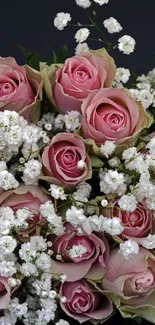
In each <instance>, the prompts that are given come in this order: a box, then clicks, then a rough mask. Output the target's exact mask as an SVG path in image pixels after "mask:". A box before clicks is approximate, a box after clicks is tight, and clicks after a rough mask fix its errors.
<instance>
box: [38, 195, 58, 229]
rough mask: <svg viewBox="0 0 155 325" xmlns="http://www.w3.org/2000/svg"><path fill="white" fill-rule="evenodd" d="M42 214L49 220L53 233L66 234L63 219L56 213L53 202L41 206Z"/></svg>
mask: <svg viewBox="0 0 155 325" xmlns="http://www.w3.org/2000/svg"><path fill="white" fill-rule="evenodd" d="M63 195H64V194H63ZM40 213H41V214H42V216H43V217H44V218H46V219H47V221H48V227H49V230H50V231H52V233H54V234H55V235H61V234H62V233H63V232H64V227H63V222H62V217H60V216H58V215H57V214H56V213H55V207H54V204H53V203H52V202H51V201H47V202H46V203H45V204H42V205H41V206H40Z"/></svg>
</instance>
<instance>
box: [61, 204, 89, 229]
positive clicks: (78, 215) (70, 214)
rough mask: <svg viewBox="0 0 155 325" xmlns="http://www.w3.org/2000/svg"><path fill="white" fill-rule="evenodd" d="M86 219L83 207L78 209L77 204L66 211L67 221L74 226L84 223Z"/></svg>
mask: <svg viewBox="0 0 155 325" xmlns="http://www.w3.org/2000/svg"><path fill="white" fill-rule="evenodd" d="M85 220H86V216H85V215H84V210H83V209H77V208H76V207H75V206H71V208H70V209H68V210H67V212H66V221H68V222H69V223H71V224H72V225H73V226H77V225H80V224H82V223H83V222H84V221H85Z"/></svg>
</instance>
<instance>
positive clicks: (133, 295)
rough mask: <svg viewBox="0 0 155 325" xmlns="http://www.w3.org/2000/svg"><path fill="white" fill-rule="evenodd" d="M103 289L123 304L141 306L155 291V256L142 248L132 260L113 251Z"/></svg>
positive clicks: (116, 250) (115, 250)
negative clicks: (115, 296) (113, 294)
mask: <svg viewBox="0 0 155 325" xmlns="http://www.w3.org/2000/svg"><path fill="white" fill-rule="evenodd" d="M102 287H103V288H104V289H107V290H109V291H111V292H113V293H115V294H116V295H117V296H119V297H120V299H121V302H123V303H124V304H129V305H140V304H142V303H143V302H144V301H145V300H146V299H147V297H148V296H149V295H150V294H151V293H152V292H153V291H154V289H155V256H154V255H153V254H151V253H150V252H149V251H148V250H146V249H144V248H142V247H141V248H140V250H139V253H138V254H137V255H135V256H134V257H132V258H130V259H128V260H127V259H125V258H124V256H122V255H121V254H119V253H118V249H117V248H116V249H113V250H112V251H111V254H110V258H109V262H108V269H107V273H106V275H105V278H104V279H103V280H102Z"/></svg>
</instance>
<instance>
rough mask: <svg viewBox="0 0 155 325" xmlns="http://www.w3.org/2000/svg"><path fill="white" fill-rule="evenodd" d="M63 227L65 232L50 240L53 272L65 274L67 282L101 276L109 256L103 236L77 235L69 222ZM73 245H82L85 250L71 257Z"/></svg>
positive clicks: (94, 278)
mask: <svg viewBox="0 0 155 325" xmlns="http://www.w3.org/2000/svg"><path fill="white" fill-rule="evenodd" d="M65 227H66V230H65V233H64V234H63V235H60V236H57V237H55V239H54V240H52V242H53V245H52V250H53V252H54V255H53V256H52V257H53V262H52V271H53V273H56V274H60V273H64V274H66V275H67V281H68V282H70V281H76V280H79V279H81V278H83V277H85V278H90V279H93V280H97V279H101V278H103V276H104V274H105V272H106V266H107V261H108V257H109V248H108V244H107V241H106V239H105V238H104V237H103V236H102V237H98V236H97V235H96V234H90V235H88V234H86V233H83V235H78V233H77V230H76V229H75V228H73V227H72V226H71V225H70V224H66V225H65ZM74 245H82V246H84V247H85V248H86V250H87V252H86V253H84V254H82V256H81V257H74V258H73V257H71V256H70V254H69V250H70V249H71V248H72V247H73V246H74ZM56 255H61V256H62V259H61V261H58V260H57V259H56Z"/></svg>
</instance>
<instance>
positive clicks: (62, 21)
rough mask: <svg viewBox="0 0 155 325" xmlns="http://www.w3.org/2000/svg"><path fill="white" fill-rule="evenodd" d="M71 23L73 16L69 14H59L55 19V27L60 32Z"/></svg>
mask: <svg viewBox="0 0 155 325" xmlns="http://www.w3.org/2000/svg"><path fill="white" fill-rule="evenodd" d="M69 21H71V16H70V14H69V13H64V12H58V13H57V15H56V17H55V18H54V26H55V27H56V28H57V29H59V30H63V29H64V27H66V26H67V24H68V22H69Z"/></svg>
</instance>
